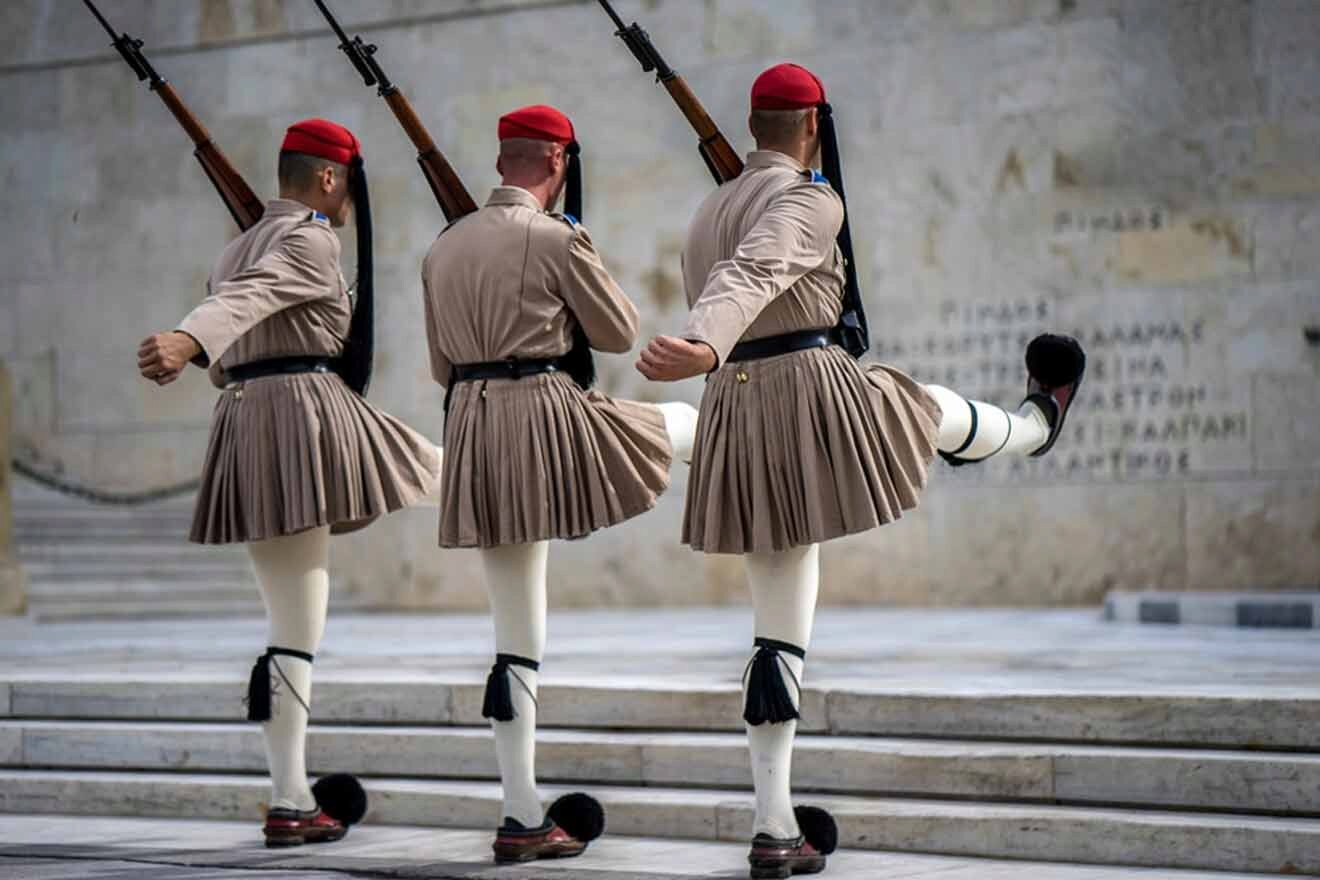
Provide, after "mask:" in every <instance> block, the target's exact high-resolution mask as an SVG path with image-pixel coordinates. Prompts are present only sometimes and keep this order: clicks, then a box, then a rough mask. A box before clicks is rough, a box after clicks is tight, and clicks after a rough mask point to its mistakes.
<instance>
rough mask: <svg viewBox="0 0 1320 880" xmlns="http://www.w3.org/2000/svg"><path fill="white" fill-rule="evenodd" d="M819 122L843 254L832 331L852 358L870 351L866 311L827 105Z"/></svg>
mask: <svg viewBox="0 0 1320 880" xmlns="http://www.w3.org/2000/svg"><path fill="white" fill-rule="evenodd" d="M816 110H817V114H816V115H817V119H818V120H819V121H820V163H821V171H822V173H824V175H825V179H826V180H827V181H829V184H830V187H831V188H832V189H833V190H834V191H835V192H836V193H838V194H839V201H841V202H843V226H841V227H840V228H839V238H838V243H839V251H840V252H841V253H842V254H843V263H844V268H843V271H844V286H843V311H842V313H840V315H839V323H838V324H836V325H835V329H836V330H837V331H838V333H839V337H840V342H841V344H842V345H843V348H844V350H845V351H847V352H848V353H849V354H850V355H852V356H853V357H855V358H859V357H861V356H862V355H864V354H866V352H867V351H869V350H870V348H871V334H870V330H869V329H868V328H867V325H866V309H865V307H864V306H863V305H862V292H861V289H860V288H859V287H858V285H857V266H856V264H855V261H854V260H853V246H852V232H851V231H850V230H849V229H848V200H847V199H846V198H845V197H844V194H843V164H842V163H841V162H840V160H839V138H838V135H837V133H836V132H835V130H834V108H832V107H831V106H830V105H829V104H828V103H824V104H821V105H820V106H818V107H817V108H816Z"/></svg>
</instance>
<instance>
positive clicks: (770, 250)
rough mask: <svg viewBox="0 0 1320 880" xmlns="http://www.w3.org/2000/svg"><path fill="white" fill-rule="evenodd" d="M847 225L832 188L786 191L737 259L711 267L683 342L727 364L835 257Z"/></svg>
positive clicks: (802, 186)
mask: <svg viewBox="0 0 1320 880" xmlns="http://www.w3.org/2000/svg"><path fill="white" fill-rule="evenodd" d="M842 225H843V203H842V202H841V201H840V200H839V197H838V196H837V195H835V193H834V190H832V189H830V188H829V187H828V186H825V185H822V184H818V183H807V182H803V183H801V184H798V185H795V186H793V187H791V188H789V189H787V190H785V191H784V192H783V193H782V194H780V195H779V196H777V197H776V198H775V199H774V201H773V202H771V204H770V207H769V208H768V209H767V210H766V212H765V213H764V214H763V215H762V216H761V218H760V219H759V220H758V221H757V222H756V225H755V226H753V227H752V229H751V231H749V232H748V233H747V235H746V237H744V238H743V240H742V243H741V244H739V245H738V249H737V251H735V252H734V254H733V257H732V258H731V259H728V260H721V261H720V262H718V263H716V264H715V265H714V266H712V267H711V270H710V274H709V275H708V276H707V277H706V283H705V286H704V287H703V288H702V291H701V294H700V295H699V296H698V297H697V301H696V302H695V303H694V304H693V306H692V310H691V312H689V314H688V320H687V324H686V326H685V327H684V329H683V332H682V334H681V335H682V336H683V338H684V339H688V340H691V341H693V342H705V343H706V344H708V345H709V346H710V347H711V348H712V349H714V350H715V354H716V356H717V357H718V358H719V362H720V363H721V364H722V363H724V361H725V359H726V358H727V357H728V356H729V352H730V351H732V350H733V347H734V345H735V344H737V342H738V340H739V338H741V337H742V335H743V333H745V332H746V331H747V328H748V327H749V326H751V324H752V322H753V321H755V320H756V316H757V315H759V314H760V313H761V310H762V309H764V308H765V307H766V306H767V305H769V304H770V302H771V301H772V300H774V298H775V297H777V296H779V295H780V294H782V293H783V292H784V291H785V290H787V289H788V288H790V287H792V286H793V285H794V284H795V283H796V282H797V281H798V280H799V279H800V278H802V276H804V275H806V274H807V273H808V272H810V271H811V270H813V269H815V268H817V267H819V266H820V265H821V264H822V263H824V262H825V261H826V260H828V259H830V257H831V256H832V255H833V254H834V243H835V239H836V238H837V237H838V235H839V229H840V227H841V226H842Z"/></svg>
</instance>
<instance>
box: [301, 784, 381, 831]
mask: <svg viewBox="0 0 1320 880" xmlns="http://www.w3.org/2000/svg"><path fill="white" fill-rule="evenodd" d="M312 797H314V798H316V805H317V806H318V807H320V808H321V809H322V810H323V811H324V812H325V814H326V815H327V816H330V817H331V818H333V819H337V820H339V821H340V822H342V823H343V824H344V826H345V827H347V826H349V825H356V824H357V823H359V822H361V821H362V817H363V816H365V815H366V814H367V792H366V789H364V788H363V787H362V783H361V782H358V779H357V777H356V776H353V775H352V774H350V773H332V774H330V775H329V776H322V777H321V778H320V779H318V780H317V781H316V784H315V785H313V786H312Z"/></svg>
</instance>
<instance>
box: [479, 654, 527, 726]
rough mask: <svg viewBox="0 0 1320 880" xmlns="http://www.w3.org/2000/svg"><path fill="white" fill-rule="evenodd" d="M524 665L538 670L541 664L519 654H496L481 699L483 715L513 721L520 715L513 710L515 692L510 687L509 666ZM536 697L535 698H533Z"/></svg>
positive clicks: (496, 719)
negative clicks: (484, 692)
mask: <svg viewBox="0 0 1320 880" xmlns="http://www.w3.org/2000/svg"><path fill="white" fill-rule="evenodd" d="M510 666H523V667H526V668H527V669H531V670H537V669H540V668H541V664H540V663H537V662H536V661H535V660H529V659H528V658H526V657H519V656H518V655H517V654H496V655H495V665H494V666H492V667H491V668H490V675H488V676H486V696H485V698H484V699H483V700H482V701H481V717H482V718H490V719H492V720H494V721H512V720H513V719H514V718H517V717H518V713H516V712H514V711H513V694H512V693H511V691H510V688H509V667H510ZM533 699H535V698H533Z"/></svg>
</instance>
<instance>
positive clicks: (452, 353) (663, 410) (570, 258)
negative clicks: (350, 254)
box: [422, 106, 696, 862]
mask: <svg viewBox="0 0 1320 880" xmlns="http://www.w3.org/2000/svg"><path fill="white" fill-rule="evenodd" d="M499 136H500V158H499V162H498V165H497V168H498V170H499V171H500V174H501V175H502V177H503V185H501V186H498V187H496V188H495V190H494V192H493V193H492V194H491V196H490V199H489V200H488V201H487V202H486V205H485V207H483V208H481V209H480V210H478V211H477V212H476V213H475V214H471V215H469V216H467V217H465V218H463V219H461V220H459V221H457V222H455V223H454V224H452V225H451V226H450V227H449V228H448V229H446V230H445V231H444V232H443V233H442V234H441V235H440V236H439V238H437V239H436V241H435V244H434V245H432V247H431V251H430V253H429V254H427V257H426V260H425V262H424V263H423V266H422V284H423V287H424V290H425V300H426V313H427V322H426V329H427V339H428V342H429V344H430V352H431V367H432V374H433V375H434V377H435V380H436V381H437V382H439V383H440V384H441V385H443V386H445V388H446V389H447V399H448V403H447V407H448V414H447V417H446V420H445V447H446V452H445V473H444V479H443V481H442V490H441V501H440V505H441V515H440V544H441V546H444V547H478V548H481V553H482V561H483V564H484V568H485V574H486V586H487V589H488V591H489V593H490V601H491V610H492V613H493V615H494V618H495V647H496V651H497V652H498V653H497V656H496V661H495V665H494V667H493V668H492V670H491V673H490V677H489V680H488V681H487V685H486V699H485V705H484V706H483V714H484V715H485V717H487V718H490V719H491V721H492V726H493V728H494V732H495V745H496V751H497V753H498V757H499V764H500V777H501V780H502V782H503V785H504V804H503V815H504V820H503V823H502V824H501V826H500V828H499V830H498V832H497V836H496V841H495V847H494V848H495V857H496V860H497V861H501V862H504V861H526V860H530V859H535V858H547V857H559V856H565V855H576V854H577V853H579V852H581V851H582V849H583V848H584V847H585V845H586V841H587V840H589V839H590V838H591V837H593V836H595V834H598V833H599V832H600V822H599V821H597V820H598V818H599V812H598V807H593V806H592V804H593V803H594V802H589V799H587V798H586V797H585V796H570V797H571V798H573V799H572V800H570V801H568V802H565V801H562V800H561V801H560V802H557V803H556V804H555V805H552V806H551V808H550V810H549V811H548V813H547V814H543V813H542V810H541V803H540V800H539V798H538V796H537V794H536V776H535V769H534V756H535V736H536V692H537V676H538V669H539V665H540V660H541V655H542V651H543V649H544V645H545V592H546V585H545V565H546V548H547V542H548V541H549V540H551V539H554V538H580V537H582V536H584V535H587V534H589V533H590V532H593V531H595V530H596V529H602V528H606V527H608V526H612V525H615V524H616V523H620V522H623V521H624V520H626V519H629V518H630V517H633V516H636V515H638V514H640V513H643V512H645V511H647V510H650V509H651V507H653V506H654V505H655V502H656V498H657V496H658V495H659V494H660V493H661V492H663V491H664V490H665V488H666V487H667V486H668V484H669V467H670V463H671V461H672V460H673V459H674V458H675V457H678V458H680V459H686V458H687V456H688V455H689V453H690V447H691V442H692V435H693V432H694V430H695V424H696V411H695V410H694V409H693V408H692V407H691V406H688V405H687V404H682V403H676V404H660V405H650V404H642V403H633V402H631V401H626V400H614V399H612V398H610V397H607V396H606V395H604V394H602V393H600V392H599V391H595V390H584V388H583V387H582V386H584V385H588V384H589V381H590V376H591V367H590V349H597V350H600V351H607V352H624V351H627V350H628V349H629V348H631V347H632V345H633V343H634V342H635V341H636V339H637V328H638V318H637V309H636V308H635V307H634V306H633V304H632V303H631V302H630V301H629V300H628V298H627V296H625V295H624V293H623V291H622V290H620V288H619V286H618V284H616V283H615V282H614V279H612V278H611V277H610V275H609V273H608V272H607V271H606V270H605V267H604V266H603V265H602V263H601V259H600V256H599V255H598V254H597V253H596V249H595V247H594V246H593V245H592V242H591V237H590V236H589V235H588V234H587V231H586V229H584V228H583V226H582V225H581V223H579V222H578V220H577V218H576V217H573V216H569V215H566V214H552V213H549V212H548V209H549V208H551V207H552V206H553V205H554V204H555V203H556V202H557V201H558V198H559V195H560V192H561V191H562V190H563V189H564V188H565V181H566V179H567V180H568V181H569V183H568V190H569V192H570V193H572V192H573V191H574V190H575V189H576V187H575V186H574V185H573V182H572V180H571V178H572V177H574V176H575V166H576V152H577V144H576V140H575V138H574V133H573V127H572V124H571V123H570V122H569V120H568V119H567V117H565V116H564V115H563V114H562V113H560V112H559V111H557V110H555V109H554V108H551V107H545V106H536V107H527V108H524V109H522V110H518V111H515V112H513V113H510V114H508V115H507V116H504V117H503V118H501V120H500V125H499ZM572 201H574V200H573V199H570V202H572ZM583 807H586V808H588V809H589V811H590V812H591V813H592V814H594V816H589V817H586V818H585V819H584V816H583V812H584V811H583V809H582V808H583Z"/></svg>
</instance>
